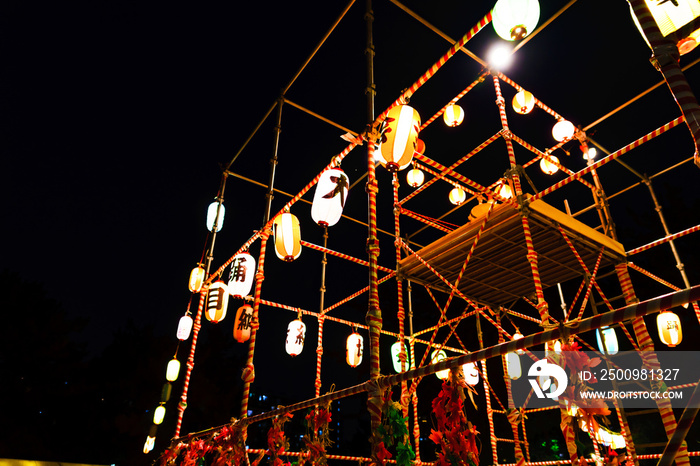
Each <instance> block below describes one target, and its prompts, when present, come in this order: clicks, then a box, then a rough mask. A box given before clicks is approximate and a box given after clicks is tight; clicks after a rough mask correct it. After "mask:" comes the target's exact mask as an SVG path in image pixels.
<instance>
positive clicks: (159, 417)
mask: <svg viewBox="0 0 700 466" xmlns="http://www.w3.org/2000/svg"><path fill="white" fill-rule="evenodd" d="M163 419H165V406H163V405H160V406H158V407H157V408H156V409H155V411H153V424H155V425H159V424H161V423H162V422H163Z"/></svg>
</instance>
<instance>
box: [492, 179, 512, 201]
mask: <svg viewBox="0 0 700 466" xmlns="http://www.w3.org/2000/svg"><path fill="white" fill-rule="evenodd" d="M494 192H495V193H496V194H497V195H499V196H500V197H502V198H503V199H510V198H512V197H513V190H512V189H511V188H510V185H509V184H508V182H507V181H506V180H501V181H500V182H499V183H498V184H497V185H496V187H495V188H494Z"/></svg>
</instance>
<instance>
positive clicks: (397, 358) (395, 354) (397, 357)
mask: <svg viewBox="0 0 700 466" xmlns="http://www.w3.org/2000/svg"><path fill="white" fill-rule="evenodd" d="M403 349H404V354H406V362H405V363H404V370H407V369H409V367H410V355H409V353H408V349H407V348H406V346H405V345H404V348H403ZM391 362H392V365H393V366H394V372H396V373H397V374H398V373H400V372H401V342H400V341H397V342H395V343H394V344H393V345H391Z"/></svg>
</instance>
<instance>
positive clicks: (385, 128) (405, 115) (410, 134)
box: [379, 105, 420, 171]
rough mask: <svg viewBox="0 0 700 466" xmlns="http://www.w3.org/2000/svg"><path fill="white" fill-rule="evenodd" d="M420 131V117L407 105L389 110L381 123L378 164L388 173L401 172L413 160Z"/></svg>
mask: <svg viewBox="0 0 700 466" xmlns="http://www.w3.org/2000/svg"><path fill="white" fill-rule="evenodd" d="M419 131H420V115H418V112H417V111H416V110H414V109H413V108H412V107H409V106H408V105H397V106H395V107H393V108H392V109H391V110H389V113H388V114H387V117H386V119H385V120H384V122H383V123H382V129H381V135H382V138H381V144H380V146H379V150H380V153H381V158H380V159H379V162H380V163H381V164H382V165H383V166H385V167H386V169H387V170H389V171H397V170H403V169H404V168H406V167H407V166H408V165H409V164H410V163H411V160H412V159H413V152H415V150H416V141H417V140H418V132H419Z"/></svg>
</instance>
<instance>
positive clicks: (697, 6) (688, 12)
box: [630, 0, 700, 55]
mask: <svg viewBox="0 0 700 466" xmlns="http://www.w3.org/2000/svg"><path fill="white" fill-rule="evenodd" d="M645 3H646V5H647V8H649V12H650V13H651V16H652V17H653V18H654V21H655V22H656V25H657V26H658V28H659V31H660V32H661V34H662V35H663V36H664V37H666V36H668V35H669V34H672V33H674V32H676V31H678V30H679V29H683V30H682V31H681V32H682V33H683V34H682V36H683V37H681V38H680V40H678V43H677V46H678V52H679V53H680V54H681V55H685V54H686V53H688V52H690V51H692V50H693V49H694V48H695V47H696V46H697V44H698V39H699V38H700V29H695V30H692V28H690V27H685V28H684V27H683V26H686V25H687V24H688V23H690V22H691V21H693V20H694V19H695V18H697V17H699V16H700V1H698V0H672V1H670V2H668V1H659V2H651V1H647V2H645ZM630 12H631V14H632V19H633V20H634V24H635V25H636V26H637V29H638V30H639V33H640V34H641V35H642V37H643V38H644V41H645V42H646V43H647V45H649V46H650V47H651V45H650V44H649V40H648V39H647V37H646V35H645V34H644V30H643V29H642V27H641V26H640V24H639V20H638V19H637V16H636V15H635V14H634V10H633V9H632V6H631V5H630ZM679 35H680V33H679V34H676V35H675V36H676V38H678V36H679Z"/></svg>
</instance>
